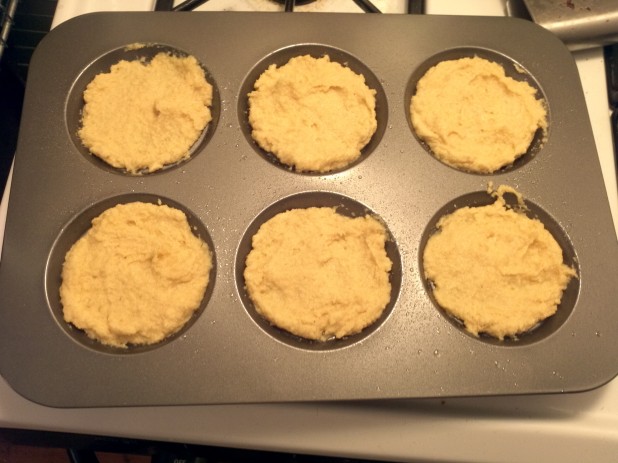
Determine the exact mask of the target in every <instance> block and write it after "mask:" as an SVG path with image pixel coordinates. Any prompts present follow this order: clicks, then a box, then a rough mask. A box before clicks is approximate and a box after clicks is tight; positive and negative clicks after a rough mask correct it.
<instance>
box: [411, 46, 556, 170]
mask: <svg viewBox="0 0 618 463" xmlns="http://www.w3.org/2000/svg"><path fill="white" fill-rule="evenodd" d="M410 113H411V117H412V125H413V127H414V130H415V131H416V134H417V135H418V137H419V138H421V139H422V140H424V141H425V142H426V143H427V144H428V145H429V147H430V148H431V151H432V152H433V154H434V155H435V156H436V157H437V158H438V159H440V160H441V161H443V162H444V163H446V164H449V165H451V166H453V167H456V168H458V169H462V170H466V171H471V172H481V173H490V172H495V171H497V170H498V169H500V168H502V167H505V166H508V165H510V164H512V163H513V162H514V161H515V160H516V159H517V158H518V157H520V156H521V155H523V154H525V153H526V151H527V150H528V148H529V147H530V144H531V143H532V140H533V138H534V135H535V133H536V131H537V130H538V129H541V130H542V131H543V133H545V132H546V130H547V111H546V109H545V104H544V102H543V101H542V100H538V99H536V90H535V89H534V88H533V87H531V86H530V85H529V84H528V83H527V82H519V81H516V80H514V79H512V78H510V77H507V76H505V73H504V69H503V68H502V66H500V65H499V64H497V63H494V62H491V61H487V60H485V59H482V58H478V57H474V58H462V59H458V60H453V61H443V62H441V63H438V64H437V65H436V66H434V67H432V68H431V69H429V71H427V73H426V74H425V75H424V76H423V77H422V78H421V79H420V80H419V81H418V84H417V88H416V94H415V95H414V96H413V97H412V100H411V104H410Z"/></svg>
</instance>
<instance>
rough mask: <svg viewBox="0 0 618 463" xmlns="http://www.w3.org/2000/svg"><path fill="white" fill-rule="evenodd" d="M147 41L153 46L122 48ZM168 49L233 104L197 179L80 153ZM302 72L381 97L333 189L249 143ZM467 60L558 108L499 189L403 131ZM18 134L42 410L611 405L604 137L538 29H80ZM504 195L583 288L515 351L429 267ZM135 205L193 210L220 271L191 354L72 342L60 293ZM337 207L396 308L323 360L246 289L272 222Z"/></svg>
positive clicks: (145, 21) (516, 25)
mask: <svg viewBox="0 0 618 463" xmlns="http://www.w3.org/2000/svg"><path fill="white" fill-rule="evenodd" d="M437 31H439V33H437ZM256 36H258V37H259V39H256ZM513 37H517V40H513ZM136 42H139V43H147V44H150V45H149V46H147V47H145V48H142V49H138V50H136V49H134V48H133V49H131V50H127V49H126V46H127V45H130V44H133V43H136ZM161 48H163V49H173V50H175V51H176V52H178V53H188V54H191V55H194V56H195V57H197V59H198V60H199V61H200V63H201V64H202V65H203V67H204V69H205V71H206V72H207V75H208V77H209V80H210V81H211V82H212V83H213V84H214V86H215V88H216V91H215V98H214V103H213V114H214V120H213V122H212V123H211V124H210V126H209V128H208V130H207V132H206V133H205V135H204V137H203V138H202V139H201V140H200V141H199V142H198V143H197V144H196V146H195V147H194V150H193V154H192V156H191V158H190V159H189V160H188V161H186V162H183V163H181V164H180V165H177V166H174V167H170V168H168V169H166V170H164V171H162V172H159V173H155V174H151V175H143V176H129V175H125V174H123V173H122V172H119V171H116V170H114V169H111V168H108V167H106V166H105V165H103V164H102V163H101V162H97V160H96V159H95V158H93V157H92V156H91V155H90V154H88V153H87V152H86V151H85V150H84V149H83V148H82V147H81V146H80V144H79V141H78V140H77V139H76V136H75V132H76V130H77V126H78V124H79V117H80V110H81V106H82V96H81V95H82V92H83V90H84V88H85V86H86V85H87V83H88V82H89V81H90V79H92V77H93V76H94V75H95V74H97V73H99V72H103V71H107V69H108V68H109V66H110V65H111V64H112V63H114V62H116V61H118V60H119V59H123V58H128V59H133V58H139V57H140V56H141V55H140V54H142V55H144V56H146V55H148V54H152V53H154V52H156V51H157V50H159V49H161ZM307 53H309V54H312V55H315V56H320V55H323V54H329V55H330V57H331V59H332V60H335V61H340V62H342V63H345V64H346V65H348V66H349V67H350V68H352V69H353V70H355V71H356V72H360V73H363V74H364V76H365V78H366V80H367V82H368V84H369V86H370V87H372V88H375V89H376V90H377V113H378V121H379V123H378V131H377V133H376V135H375V136H374V138H373V139H372V141H371V142H370V144H369V145H368V146H367V148H366V149H365V150H364V152H363V155H362V156H361V159H360V160H359V161H358V162H357V163H355V164H354V165H353V166H351V167H349V168H348V169H344V170H341V171H337V172H333V173H329V174H325V175H304V174H299V173H295V172H292V171H290V170H289V169H284V168H282V167H281V166H279V165H276V163H274V162H272V159H270V158H269V156H268V154H266V153H263V152H261V151H260V150H259V149H258V148H257V146H256V145H255V143H253V142H252V141H251V138H250V135H249V126H248V123H247V115H246V107H247V98H246V94H247V93H248V91H249V90H250V89H251V86H252V84H253V81H254V80H255V79H256V78H257V76H258V75H259V74H260V73H261V72H262V71H263V70H264V69H266V67H267V66H268V65H269V64H271V63H278V64H282V63H284V62H286V61H287V60H288V59H289V58H290V57H291V56H294V55H297V54H307ZM472 55H479V56H482V57H486V58H489V59H492V60H494V61H498V62H500V63H501V64H503V65H504V67H505V69H506V70H507V73H508V74H509V75H511V76H513V77H514V78H517V79H524V80H527V81H528V82H530V84H531V85H534V86H536V87H537V88H538V91H539V92H540V94H541V95H542V96H543V97H544V98H545V99H546V101H547V104H548V108H549V131H548V138H547V141H546V142H544V143H540V142H538V141H537V142H535V143H534V144H533V146H532V147H531V149H530V152H529V153H527V154H526V155H525V156H523V157H522V158H521V159H520V160H518V161H517V162H516V163H515V165H513V166H512V167H510V168H508V169H505V170H503V171H500V172H498V173H496V174H493V175H475V174H469V173H463V172H460V171H457V170H455V169H452V168H450V167H448V166H446V165H444V164H442V163H441V162H439V161H437V160H436V159H435V158H434V157H433V156H431V155H430V154H429V153H428V152H427V150H426V149H425V147H424V146H423V145H422V144H421V143H420V142H419V141H418V139H417V138H416V137H415V135H414V134H413V132H412V129H411V126H410V123H409V121H408V116H407V112H408V106H409V99H410V96H411V95H412V93H413V91H414V87H415V84H416V81H417V80H418V79H419V78H420V76H421V75H422V74H423V73H424V72H425V71H426V70H427V69H428V68H429V67H430V66H431V65H433V64H436V63H437V62H438V61H441V60H444V59H451V58H458V57H463V56H472ZM21 127H22V129H21V133H20V137H19V146H18V150H17V151H18V152H17V154H16V158H15V172H14V179H13V187H12V191H11V201H10V206H9V211H8V219H7V225H6V236H5V245H4V251H3V255H2V261H1V266H0V370H1V373H2V376H3V377H4V378H5V379H6V380H7V381H8V382H9V383H10V384H11V386H12V387H13V388H14V389H15V390H16V391H17V392H19V393H20V394H22V395H24V396H25V397H27V398H29V399H30V400H33V401H35V402H39V403H42V404H46V405H50V406H58V407H91V406H122V405H172V404H213V403H243V402H279V401H312V400H358V399H381V398H382V399H384V398H410V397H437V396H482V395H501V394H525V393H557V392H567V391H582V390H586V389H591V388H595V387H597V386H600V385H602V384H604V383H606V382H607V381H609V380H611V379H612V378H613V377H614V376H615V375H616V373H617V371H618V364H617V363H616V356H617V354H618V336H616V335H617V327H618V310H616V304H617V301H618V285H617V284H616V275H618V244H617V241H616V235H615V233H614V229H613V226H612V222H611V220H610V210H609V205H608V201H607V198H606V194H605V190H604V187H603V179H602V176H601V170H600V167H599V162H598V158H597V153H596V151H595V144H594V140H593V136H592V131H591V127H590V122H589V120H588V117H587V111H586V106H585V104H584V97H583V93H582V89H581V85H580V82H579V78H578V74H577V70H576V67H575V64H574V62H573V59H572V57H571V55H570V54H569V52H568V51H567V49H566V48H565V47H564V45H563V44H562V43H561V42H560V41H559V40H558V39H557V38H555V37H554V36H553V35H552V34H551V33H549V32H547V31H545V30H543V29H542V28H541V27H539V26H537V25H535V24H532V23H529V22H526V21H523V20H518V19H513V18H486V17H483V18H477V17H450V16H435V17H432V16H406V15H357V14H322V13H316V14H309V13H308V14H294V15H289V14H278V13H232V12H221V13H194V14H190V15H183V14H177V13H98V14H93V15H86V16H81V17H78V18H76V19H74V20H71V21H68V22H67V23H65V24H62V25H61V26H59V27H58V28H57V29H55V30H54V31H52V32H51V33H50V34H49V35H48V36H47V37H46V38H45V39H44V40H43V42H42V43H41V45H40V46H39V48H38V49H37V50H36V52H35V55H34V57H33V60H32V64H31V69H30V75H29V78H28V88H27V92H26V99H25V105H24V112H23V122H22V125H21ZM489 182H493V183H494V184H495V185H499V184H506V185H510V186H513V187H515V188H517V189H518V190H519V191H520V192H521V193H522V194H523V195H524V197H525V198H526V200H527V201H528V204H529V209H530V214H531V215H533V216H536V217H538V218H539V219H540V220H542V221H543V222H544V223H545V225H546V227H547V228H548V229H549V230H550V231H551V232H552V233H553V234H554V236H555V237H556V239H557V240H558V242H559V243H560V244H561V246H562V247H563V250H564V255H565V259H566V261H567V263H569V264H570V265H574V266H576V267H577V269H578V272H579V279H577V280H573V281H572V282H571V284H570V285H569V287H568V288H567V290H566V292H565V294H564V297H563V301H562V304H561V306H560V308H559V310H558V313H557V314H556V315H555V316H554V317H552V318H550V319H548V320H547V321H546V322H544V323H542V324H541V325H540V326H539V327H537V328H536V329H534V330H533V331H532V332H530V333H527V334H525V335H522V336H520V338H519V340H518V341H513V340H510V341H508V340H507V341H505V342H498V341H495V340H491V339H488V338H483V337H481V338H475V337H473V336H471V335H469V334H467V333H466V332H465V331H463V330H462V329H461V326H459V325H458V323H457V322H456V321H455V320H452V319H451V318H449V317H448V316H447V315H446V314H445V313H444V312H443V311H441V310H440V309H439V308H438V307H436V305H435V304H434V303H433V301H432V298H431V293H430V288H429V286H428V285H427V282H425V281H424V279H423V274H422V268H421V266H422V263H421V259H420V258H419V256H420V254H421V252H422V249H423V246H424V243H425V242H426V240H427V237H428V235H429V234H430V233H431V231H432V230H433V228H434V226H435V223H436V220H437V219H438V218H439V217H440V216H441V215H442V214H443V213H445V212H447V211H450V210H453V209H454V208H456V207H461V206H464V205H477V204H486V203H487V202H489V201H490V200H489V198H488V196H487V194H486V193H485V190H486V188H487V185H488V183H489ZM135 199H140V200H145V201H158V200H161V201H162V202H164V203H168V204H171V205H175V206H177V207H180V208H182V209H183V210H185V211H186V212H187V213H188V215H189V217H190V221H191V222H192V223H193V224H194V225H195V226H196V229H197V230H198V233H200V234H201V235H202V236H203V237H204V238H205V239H207V240H208V241H209V242H210V244H211V247H212V248H213V249H214V254H215V259H216V266H215V268H214V270H213V282H212V285H211V286H210V287H209V288H208V290H207V292H206V295H205V299H204V302H203V304H202V307H200V310H199V312H198V314H196V316H195V317H194V318H193V319H192V320H191V322H190V323H189V324H188V325H187V327H185V329H184V330H183V331H182V332H181V333H179V334H178V335H176V336H174V337H172V338H170V339H169V340H166V341H164V342H162V343H161V344H159V345H156V346H153V347H149V348H136V349H128V350H124V351H122V350H114V349H111V348H103V347H102V346H100V345H98V344H97V343H95V342H92V341H90V340H88V339H87V338H86V337H85V335H84V334H83V333H81V332H79V330H76V329H74V328H72V327H71V326H68V325H67V324H66V323H64V321H63V320H62V315H61V311H62V309H61V307H60V302H59V297H58V287H59V284H60V267H61V265H62V260H63V259H64V253H65V252H66V250H67V249H68V248H69V247H70V245H71V244H72V242H73V241H75V240H76V239H77V237H79V236H80V235H81V234H82V233H84V232H85V230H86V229H87V228H88V226H89V221H90V219H92V217H94V216H96V215H97V214H98V213H100V212H101V211H102V210H104V209H105V208H107V207H109V206H111V205H114V204H117V203H121V202H128V201H131V200H135ZM321 205H328V206H338V207H339V208H340V210H341V211H342V213H347V214H358V213H364V212H367V211H369V212H372V213H374V214H376V215H378V216H379V217H380V218H381V219H382V220H383V221H384V223H385V224H386V225H387V227H388V230H389V232H390V234H391V237H392V239H391V241H390V242H389V245H388V249H387V251H388V253H389V255H390V256H391V259H392V260H393V261H394V268H393V271H392V283H393V285H392V286H393V291H392V298H391V302H390V304H389V306H388V307H387V310H386V312H385V314H384V316H383V317H382V318H381V319H380V320H378V322H377V323H376V324H375V325H373V326H372V327H371V328H370V329H367V330H366V331H364V332H362V333H361V334H359V335H356V336H352V337H350V338H348V339H344V340H340V341H332V342H326V343H311V342H307V341H303V340H301V339H299V338H295V337H293V336H290V335H286V334H285V333H284V332H281V331H279V330H277V329H275V328H273V327H271V326H270V325H269V324H268V323H266V322H265V321H264V320H262V319H261V318H260V317H259V316H258V315H257V313H256V312H255V310H254V309H253V308H252V307H251V303H250V301H249V299H248V297H247V295H246V294H245V290H244V283H243V281H242V272H243V262H244V257H245V256H246V253H247V252H248V250H249V243H250V237H251V235H252V233H253V232H254V231H255V230H256V229H257V227H258V226H259V224H260V223H261V222H262V221H264V220H266V219H267V218H268V217H270V216H272V215H273V214H275V213H277V212H279V211H282V210H285V209H288V208H291V207H305V206H321Z"/></svg>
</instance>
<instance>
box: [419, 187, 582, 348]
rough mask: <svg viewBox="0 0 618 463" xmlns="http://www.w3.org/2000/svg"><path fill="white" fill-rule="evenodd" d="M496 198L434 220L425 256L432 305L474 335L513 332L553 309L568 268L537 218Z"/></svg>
mask: <svg viewBox="0 0 618 463" xmlns="http://www.w3.org/2000/svg"><path fill="white" fill-rule="evenodd" d="M506 191H512V189H510V188H508V187H504V186H502V187H500V188H498V190H497V192H496V193H495V196H496V201H495V202H494V203H493V204H491V205H489V206H483V207H463V208H461V209H458V210H456V211H455V212H453V213H452V214H449V215H446V216H444V217H442V218H441V219H440V221H439V222H438V225H437V226H438V231H437V232H436V233H435V234H434V235H433V236H431V237H430V238H429V240H428V242H427V246H426V248H425V251H424V254H423V265H424V271H425V277H426V278H427V279H429V280H431V281H432V282H433V284H434V288H433V294H434V296H435V298H436V301H437V302H438V304H439V305H440V306H441V307H442V308H444V309H445V310H446V311H447V312H449V313H451V314H452V315H454V316H455V317H457V318H459V319H460V320H461V321H463V322H464V324H465V327H466V329H467V330H468V331H469V332H471V333H472V334H474V335H478V334H479V333H486V334H489V335H491V336H494V337H496V338H499V339H504V337H506V336H512V337H515V336H516V335H517V334H519V333H523V332H525V331H527V330H529V329H531V328H532V327H534V326H535V325H536V324H537V323H538V322H540V321H542V320H544V319H546V318H547V317H550V316H551V315H553V314H554V313H556V310H557V307H558V305H559V304H560V300H561V298H562V294H563V291H564V289H565V288H566V286H567V284H568V283H569V281H570V280H571V278H573V277H576V276H577V275H576V272H575V270H574V269H573V268H571V267H569V266H567V265H565V264H564V262H563V256H562V249H561V248H560V246H559V245H558V243H557V242H556V240H555V239H554V238H553V236H552V235H551V234H550V233H549V232H548V231H547V230H546V229H545V227H544V226H543V224H542V223H541V222H540V221H539V220H536V219H530V218H528V217H527V216H526V215H525V214H524V213H523V212H516V211H515V210H513V209H510V208H507V206H506V203H505V201H504V198H503V194H504V193H505V192H506Z"/></svg>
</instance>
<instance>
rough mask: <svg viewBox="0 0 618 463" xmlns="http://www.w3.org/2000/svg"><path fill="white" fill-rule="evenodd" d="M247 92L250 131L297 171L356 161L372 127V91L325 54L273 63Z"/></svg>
mask: <svg viewBox="0 0 618 463" xmlns="http://www.w3.org/2000/svg"><path fill="white" fill-rule="evenodd" d="M254 88H255V89H254V91H252V92H251V93H249V122H250V124H251V127H252V129H253V130H252V132H251V135H252V137H253V138H254V139H255V141H256V142H257V143H258V144H259V145H260V147H262V148H263V149H264V150H265V151H268V152H270V153H273V154H274V155H275V156H276V157H277V158H278V159H279V160H280V161H281V162H283V163H284V164H287V165H289V166H293V167H295V168H296V169H297V170H299V171H315V172H327V171H330V170H333V169H339V168H342V167H345V166H347V165H348V164H350V163H351V162H353V161H355V160H356V159H358V157H359V156H360V154H361V149H362V148H363V147H364V146H365V145H366V144H367V143H369V140H371V137H372V136H373V134H374V133H375V131H376V128H377V121H376V112H375V104H376V101H375V94H376V92H375V90H372V89H369V87H367V85H366V84H365V79H364V77H363V76H362V75H358V74H355V73H354V72H353V71H352V70H350V69H349V68H347V67H344V66H342V65H341V64H339V63H336V62H331V61H330V58H329V57H328V56H324V57H322V58H313V57H311V56H309V55H305V56H297V57H294V58H292V59H290V61H289V62H288V63H287V64H285V65H283V66H281V67H280V68H277V66H276V65H274V64H273V65H271V66H270V67H269V68H268V69H267V70H266V71H265V72H264V73H263V74H262V75H261V76H260V77H259V79H258V80H257V81H256V82H255V87H254Z"/></svg>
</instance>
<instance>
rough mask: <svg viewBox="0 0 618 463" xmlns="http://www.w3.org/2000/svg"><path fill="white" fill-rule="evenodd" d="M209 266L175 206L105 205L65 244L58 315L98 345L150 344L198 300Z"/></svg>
mask: <svg viewBox="0 0 618 463" xmlns="http://www.w3.org/2000/svg"><path fill="white" fill-rule="evenodd" d="M211 267H212V259H211V254H210V251H209V249H208V246H207V245H206V244H205V243H204V242H203V241H201V240H200V239H199V238H197V237H196V236H195V235H193V233H191V229H190V227H189V224H188V222H187V219H186V216H185V215H184V213H183V212H182V211H179V210H178V209H174V208H171V207H168V206H165V205H156V204H149V203H141V202H135V203H129V204H121V205H118V206H115V207H113V208H111V209H108V210H106V211H105V212H103V213H102V214H101V215H99V216H98V217H97V218H95V219H94V220H93V221H92V227H91V228H90V229H89V230H88V232H87V233H86V234H85V235H84V236H82V237H81V238H80V239H79V240H78V241H77V242H76V243H75V244H74V245H73V247H72V248H71V249H70V250H69V252H68V253H67V255H66V258H65V262H64V266H63V270H62V285H61V286H60V299H61V302H62V306H63V310H64V319H65V320H66V321H67V322H68V323H72V324H73V325H74V326H76V327H77V328H80V329H82V330H84V331H85V332H86V333H87V334H88V336H89V337H91V338H93V339H97V340H99V341H100V342H102V343H103V344H108V345H111V346H117V347H125V346H127V344H154V343H156V342H159V341H161V340H163V339H165V338H166V337H168V336H169V335H171V334H173V333H175V332H176V331H178V330H179V329H180V328H182V326H183V325H184V324H185V323H186V322H187V321H188V320H189V318H190V317H191V315H192V314H193V313H194V312H195V310H196V309H197V308H198V307H199V305H200V303H201V301H202V298H203V297H204V291H205V289H206V286H207V285H208V280H209V273H210V269H211Z"/></svg>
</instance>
